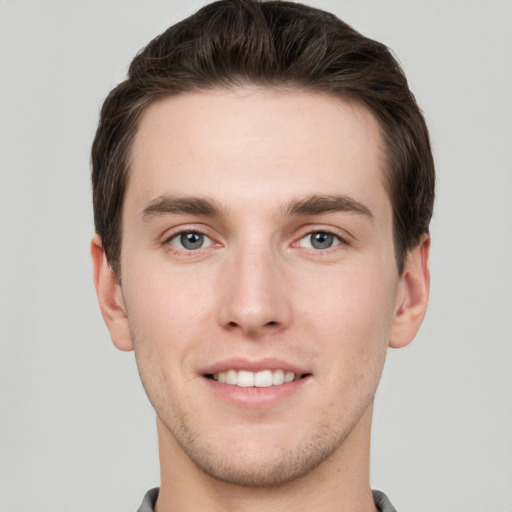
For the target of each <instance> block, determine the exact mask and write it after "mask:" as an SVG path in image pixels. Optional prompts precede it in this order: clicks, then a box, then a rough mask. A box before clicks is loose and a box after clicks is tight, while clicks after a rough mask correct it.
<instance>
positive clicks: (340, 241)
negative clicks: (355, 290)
mask: <svg viewBox="0 0 512 512" xmlns="http://www.w3.org/2000/svg"><path fill="white" fill-rule="evenodd" d="M316 234H324V235H328V236H332V237H333V238H334V243H333V245H331V246H329V247H325V248H322V249H319V248H315V247H304V249H306V250H308V251H314V252H316V253H322V252H327V251H330V250H331V249H334V248H336V247H338V246H340V245H349V244H348V242H347V240H346V239H345V238H343V237H341V236H340V235H339V234H338V233H335V232H334V231H332V230H329V229H315V230H311V231H308V232H307V233H305V234H303V235H302V236H301V237H300V238H299V239H298V240H297V241H295V242H293V243H292V244H291V246H292V247H300V242H301V241H302V240H305V239H307V238H308V237H312V236H313V235H316ZM184 235H198V236H200V237H203V240H204V239H206V240H209V242H210V243H209V244H208V245H206V246H201V247H198V248H196V249H187V248H186V247H183V243H182V242H180V243H181V245H182V247H177V246H176V245H175V244H173V243H172V242H173V240H179V239H180V238H181V237H183V236H184ZM163 245H165V246H167V247H170V250H173V251H174V252H178V253H181V254H187V255H190V256H192V255H198V254H200V253H202V251H203V250H205V249H208V248H210V247H214V246H217V247H220V246H221V244H220V243H218V242H216V241H215V240H214V239H212V238H211V237H210V236H208V235H207V234H206V233H204V232H202V231H201V230H198V229H182V230H180V231H177V232H174V233H172V234H171V235H170V236H168V237H166V238H165V240H164V242H163Z"/></svg>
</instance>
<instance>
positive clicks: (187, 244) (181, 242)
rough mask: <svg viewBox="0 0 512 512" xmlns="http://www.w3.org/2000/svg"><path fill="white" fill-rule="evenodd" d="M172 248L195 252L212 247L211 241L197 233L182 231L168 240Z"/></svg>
mask: <svg viewBox="0 0 512 512" xmlns="http://www.w3.org/2000/svg"><path fill="white" fill-rule="evenodd" d="M169 243H170V244H171V245H173V246H174V247H176V248H178V249H180V250H184V251H196V250H197V249H204V248H205V247H209V246H211V245H213V240H212V239H211V238H210V237H208V236H206V235H203V233H198V232H197V231H183V232H181V233H178V234H176V235H174V236H173V237H172V238H171V239H169Z"/></svg>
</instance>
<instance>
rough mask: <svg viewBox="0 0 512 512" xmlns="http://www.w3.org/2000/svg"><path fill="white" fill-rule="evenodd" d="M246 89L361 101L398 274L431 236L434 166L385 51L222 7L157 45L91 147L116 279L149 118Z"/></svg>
mask: <svg viewBox="0 0 512 512" xmlns="http://www.w3.org/2000/svg"><path fill="white" fill-rule="evenodd" d="M244 84H254V85H261V86H265V87H289V88H295V89H300V90H308V91H317V92H321V93H327V94H330V95H333V96H338V97H343V98H349V99H351V98H352V99H356V100H357V101H360V102H362V103H364V104H365V105H366V106H367V107H369V109H370V110H371V111H372V112H373V114H374V115H375V116H376V118H377V119H378V120H379V122H380V126H381V128H382V135H383V140H384V143H385V150H386V157H387V161H386V166H385V173H386V181H387V187H388V193H389V197H390V200H391V204H392V207H393V236H394V246H395V254H396V260H397V266H398V270H399V272H400V273H402V272H403V269H404V265H405V258H406V255H407V251H408V250H410V249H411V248H413V247H415V246H416V245H417V244H418V242H419V240H420V238H421V236H422V234H424V233H428V229H429V223H430V218H431V216H432V209H433V202H434V181H435V177H434V176H435V173H434V161H433V157H432V152H431V148H430V141H429V135H428V131H427V127H426V124H425V120H424V118H423V115H422V113H421V111H420V109H419V107H418V105H417V103H416V101H415V99H414V96H413V95H412V93H411V91H410V90H409V87H408V85H407V80H406V78H405V75H404V73H403V72H402V70H401V68H400V65H399V64H398V63H397V61H396V60H395V58H394V57H393V55H392V54H391V52H390V51H389V50H388V48H387V47H386V46H384V45H383V44H381V43H379V42H377V41H373V40H372V39H369V38H367V37H364V36H363V35H361V34H359V33H358V32H356V31H355V30H354V29H352V28H351V27H350V26H349V25H347V24H346V23H344V22H343V21H341V20H340V19H338V18H337V17H335V16H334V15H333V14H330V13H328V12H325V11H321V10H319V9H315V8H312V7H308V6H305V5H302V4H298V3H292V2H285V1H282V2H281V1H258V0H220V1H217V2H214V3H212V4H209V5H207V6H205V7H203V8H202V9H200V10H199V11H198V12H197V13H196V14H194V15H192V16H191V17H189V18H187V19H185V20H183V21H181V22H180V23H177V24H176V25H173V26H172V27H170V28H169V29H168V30H166V31H165V32H164V33H162V34H161V35H159V36H158V37H156V38H155V39H153V41H151V42H150V43H149V44H148V45H147V46H146V47H145V48H144V49H143V50H142V51H141V52H140V53H139V54H138V55H137V56H136V57H135V58H134V60H133V61H132V63H131V65H130V68H129V71H128V77H127V79H126V80H125V81H124V82H122V83H120V84H119V85H118V86H117V87H116V88H115V89H113V90H112V91H111V93H110V94H109V96H108V97H107V99H106V100H105V103H104V104H103V108H102V110H101V117H100V122H99V126H98V130H97V132H96V137H95V139H94V143H93V146H92V183H93V203H94V221H95V226H96V231H97V233H98V234H99V235H100V237H101V239H102V242H103V247H104V250H105V253H106V255H107V258H108V260H109V262H110V265H111V267H112V269H113V271H114V273H115V274H116V276H117V278H118V279H119V278H120V275H121V274H120V268H121V267H120V265H121V261H120V254H121V238H122V232H121V217H122V207H123V198H124V195H125V191H126V188H127V184H128V179H129V151H130V146H131V142H132V141H133V139H134V136H135V134H136V132H137V129H138V124H139V120H140V118H141V115H142V113H143V112H144V111H145V109H146V108H147V107H148V105H150V104H151V103H153V102H154V101H156V100H157V99H160V98H162V97H164V96H169V95H176V94H179V93H183V92H187V91H201V90H206V89H211V88H219V87H225V88H233V87H236V86H239V85H244Z"/></svg>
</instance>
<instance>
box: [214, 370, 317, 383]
mask: <svg viewBox="0 0 512 512" xmlns="http://www.w3.org/2000/svg"><path fill="white" fill-rule="evenodd" d="M309 375H310V374H308V373H304V374H301V373H294V372H291V371H287V370H283V369H276V370H271V369H267V370H260V371H257V372H252V371H249V370H236V369H234V368H233V369H229V370H226V371H220V372H217V373H208V374H206V375H205V377H206V378H208V379H211V380H215V381H218V382H219V383H221V384H228V385H230V386H238V387H241V388H269V387H271V386H281V385H282V384H289V383H291V382H295V381H298V380H301V379H304V378H306V377H308V376H309Z"/></svg>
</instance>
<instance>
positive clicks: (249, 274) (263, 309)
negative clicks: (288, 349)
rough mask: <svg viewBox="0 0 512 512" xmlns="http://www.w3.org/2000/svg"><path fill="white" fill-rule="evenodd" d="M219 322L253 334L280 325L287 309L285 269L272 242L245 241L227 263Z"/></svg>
mask: <svg viewBox="0 0 512 512" xmlns="http://www.w3.org/2000/svg"><path fill="white" fill-rule="evenodd" d="M226 267H227V268H226V273H225V276H224V279H225V295H224V301H223V305H222V313H221V318H222V320H221V321H222V323H223V324H224V326H226V327H228V328H235V327H237V328H239V329H241V330H242V331H244V332H245V333H246V334H250V335H256V334H258V333H261V332H266V331H267V330H269V329H273V330H276V329H277V328H280V327H281V328H282V327H283V326H285V325H286V324H287V322H288V321H289V316H290V310H289V307H288V302H287V298H286V296H285V293H284V287H285V281H286V276H285V269H284V268H283V267H284V265H283V262H282V261H281V258H280V257H279V254H278V252H277V251H276V250H274V248H273V246H272V244H270V243H268V244H265V243H261V242H255V241H252V242H251V241H250V240H246V241H243V242H241V243H240V244H239V245H238V246H237V247H236V248H235V249H233V250H232V252H231V254H230V255H229V257H228V260H227V262H226Z"/></svg>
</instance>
